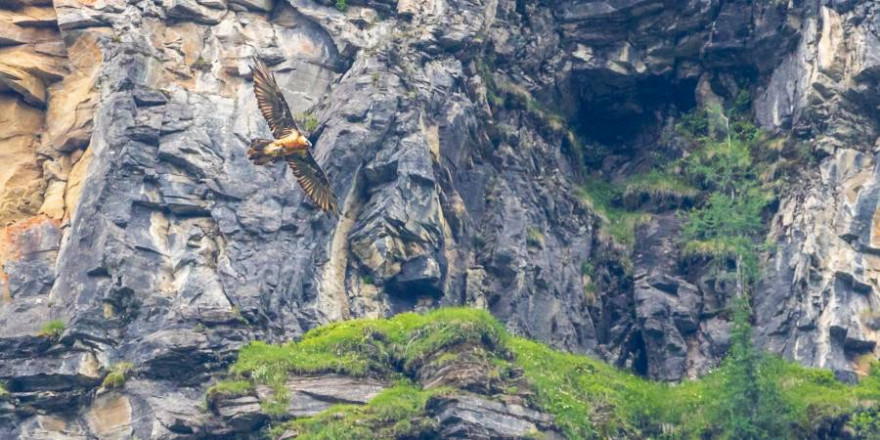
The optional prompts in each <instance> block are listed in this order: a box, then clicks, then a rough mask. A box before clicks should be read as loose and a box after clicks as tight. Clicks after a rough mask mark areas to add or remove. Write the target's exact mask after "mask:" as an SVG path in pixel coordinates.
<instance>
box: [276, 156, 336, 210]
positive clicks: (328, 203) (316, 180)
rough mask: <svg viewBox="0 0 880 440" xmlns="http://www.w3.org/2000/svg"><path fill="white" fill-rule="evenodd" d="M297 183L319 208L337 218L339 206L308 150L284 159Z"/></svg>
mask: <svg viewBox="0 0 880 440" xmlns="http://www.w3.org/2000/svg"><path fill="white" fill-rule="evenodd" d="M284 159H285V160H287V164H288V165H290V169H291V170H293V175H294V176H296V180H297V182H299V185H300V186H302V189H303V191H305V193H306V195H307V196H309V198H310V199H312V201H313V202H315V204H316V205H318V207H319V208H321V209H322V210H324V211H325V212H328V213H330V214H332V215H333V216H334V217H336V218H339V204H338V202H337V201H336V194H334V193H333V188H332V187H330V181H329V180H327V176H326V175H325V174H324V171H323V170H321V167H320V166H319V165H318V162H315V158H314V157H313V156H312V154H311V153H309V150H308V149H303V150H299V151H297V153H296V154H291V155H288V156H285V157H284Z"/></svg>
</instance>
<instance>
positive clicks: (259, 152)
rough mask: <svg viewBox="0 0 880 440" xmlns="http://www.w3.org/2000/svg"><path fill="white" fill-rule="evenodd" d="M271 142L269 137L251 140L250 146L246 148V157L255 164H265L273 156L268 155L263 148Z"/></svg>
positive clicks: (272, 158)
mask: <svg viewBox="0 0 880 440" xmlns="http://www.w3.org/2000/svg"><path fill="white" fill-rule="evenodd" d="M271 144H272V140H271V139H254V140H252V141H251V146H250V148H248V150H247V156H248V159H250V160H251V162H253V163H255V164H257V165H265V164H267V163H270V162H272V161H273V160H274V159H275V157H274V156H270V155H268V154H266V153H265V151H264V150H265V149H266V147H267V146H269V145H271Z"/></svg>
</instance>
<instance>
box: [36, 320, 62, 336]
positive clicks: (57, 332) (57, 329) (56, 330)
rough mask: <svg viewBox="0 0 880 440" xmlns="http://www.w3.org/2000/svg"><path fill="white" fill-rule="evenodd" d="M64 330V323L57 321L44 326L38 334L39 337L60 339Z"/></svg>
mask: <svg viewBox="0 0 880 440" xmlns="http://www.w3.org/2000/svg"><path fill="white" fill-rule="evenodd" d="M64 329H65V325H64V321H62V320H60V319H55V320H52V321H49V322H47V323H45V324H43V326H42V327H40V333H38V334H37V336H41V337H44V338H50V339H58V338H60V337H61V334H62V333H64Z"/></svg>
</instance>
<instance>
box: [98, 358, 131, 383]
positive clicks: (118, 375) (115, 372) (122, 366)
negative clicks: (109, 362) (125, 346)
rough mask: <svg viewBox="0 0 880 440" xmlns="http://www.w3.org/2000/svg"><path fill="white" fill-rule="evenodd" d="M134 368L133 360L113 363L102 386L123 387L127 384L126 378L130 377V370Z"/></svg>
mask: <svg viewBox="0 0 880 440" xmlns="http://www.w3.org/2000/svg"><path fill="white" fill-rule="evenodd" d="M132 369H134V364H132V363H131V362H118V363H116V364H114V365H113V367H112V368H111V369H110V372H109V373H107V376H105V377H104V381H103V382H102V383H101V386H102V387H104V388H122V387H124V386H125V379H127V378H128V374H129V372H131V370H132Z"/></svg>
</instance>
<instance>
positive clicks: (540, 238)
mask: <svg viewBox="0 0 880 440" xmlns="http://www.w3.org/2000/svg"><path fill="white" fill-rule="evenodd" d="M526 244H527V245H529V246H531V247H536V248H541V249H543V248H544V234H543V233H542V232H541V230H540V229H538V228H535V227H532V228H529V229H528V230H527V231H526Z"/></svg>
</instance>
